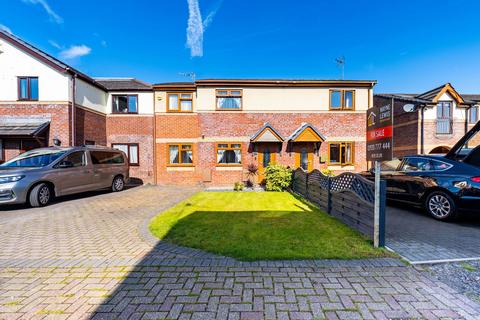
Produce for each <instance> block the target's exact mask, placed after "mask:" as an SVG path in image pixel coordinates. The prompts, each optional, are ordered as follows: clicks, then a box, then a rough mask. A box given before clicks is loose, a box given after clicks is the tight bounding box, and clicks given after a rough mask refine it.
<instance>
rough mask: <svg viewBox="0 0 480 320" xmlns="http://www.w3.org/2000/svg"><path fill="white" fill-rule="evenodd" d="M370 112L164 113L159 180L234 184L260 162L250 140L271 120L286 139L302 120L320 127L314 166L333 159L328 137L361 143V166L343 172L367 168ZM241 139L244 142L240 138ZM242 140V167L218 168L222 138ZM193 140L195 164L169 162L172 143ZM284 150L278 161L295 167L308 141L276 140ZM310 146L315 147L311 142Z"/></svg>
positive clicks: (159, 120)
mask: <svg viewBox="0 0 480 320" xmlns="http://www.w3.org/2000/svg"><path fill="white" fill-rule="evenodd" d="M365 116H366V115H365V113H334V112H330V113H300V114H293V113H243V112H242V113H233V112H231V113H226V112H225V113H222V112H216V113H200V114H190V115H171V114H167V115H165V114H158V115H157V116H156V117H157V120H156V122H157V130H156V138H158V139H159V141H160V142H157V148H156V149H157V152H156V157H157V181H158V183H160V184H196V183H205V184H207V185H208V184H210V185H231V184H233V183H234V182H236V181H245V180H246V178H247V176H246V168H247V167H248V165H249V164H250V163H254V164H257V165H258V161H259V159H258V154H257V153H256V152H255V145H254V144H251V143H250V142H249V138H250V137H251V136H252V135H253V134H254V133H255V132H256V131H258V130H259V129H260V128H261V127H262V126H263V124H264V123H265V122H269V123H270V124H271V125H272V126H273V127H274V128H275V129H276V130H277V131H279V133H280V134H281V135H282V136H283V137H284V138H285V139H286V138H287V137H288V136H289V135H290V134H292V133H293V131H294V130H295V129H297V128H298V127H299V126H300V125H301V124H302V122H309V123H311V124H312V125H314V126H315V127H316V128H317V129H318V130H319V131H320V133H322V134H323V135H324V136H326V138H327V141H326V142H325V143H322V144H321V146H320V151H319V153H318V154H314V156H313V163H314V168H316V169H323V168H326V167H327V164H326V163H321V159H324V160H326V158H327V153H328V151H327V142H328V141H355V166H354V167H340V166H339V167H336V169H337V172H342V171H345V170H355V171H362V170H366V168H367V166H366V161H365V157H366V150H365V141H364V139H365V121H366V119H365ZM236 139H238V140H236ZM227 141H228V142H230V143H232V142H237V143H241V144H242V166H240V167H233V166H232V167H225V166H217V163H216V154H215V144H216V143H220V142H227ZM175 142H177V143H181V142H183V143H193V144H194V166H192V167H170V166H168V165H167V159H168V151H167V144H168V143H175ZM275 146H276V148H278V149H279V150H281V151H279V152H278V153H277V154H276V161H275V162H277V163H281V164H284V165H287V166H290V167H295V163H296V156H295V153H296V152H298V151H299V150H300V149H301V147H302V146H303V145H302V144H299V143H294V144H292V145H291V146H287V142H284V143H283V144H279V143H277V144H275ZM309 146H310V147H312V148H313V145H312V144H311V143H310V144H309Z"/></svg>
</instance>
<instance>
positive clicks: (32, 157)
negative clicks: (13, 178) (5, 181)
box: [0, 149, 67, 168]
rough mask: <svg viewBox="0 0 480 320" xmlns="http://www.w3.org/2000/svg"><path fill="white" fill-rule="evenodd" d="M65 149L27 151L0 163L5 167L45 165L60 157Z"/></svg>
mask: <svg viewBox="0 0 480 320" xmlns="http://www.w3.org/2000/svg"><path fill="white" fill-rule="evenodd" d="M66 152H67V151H65V150H48V149H37V150H32V151H27V152H25V153H22V154H21V155H19V156H16V157H15V158H13V159H12V160H9V161H7V162H5V163H3V164H1V165H0V168H1V167H4V168H5V167H7V168H31V167H34V168H40V167H45V166H48V165H49V164H51V163H52V162H54V161H55V160H57V159H58V158H60V157H61V156H62V155H64V154H65V153H66Z"/></svg>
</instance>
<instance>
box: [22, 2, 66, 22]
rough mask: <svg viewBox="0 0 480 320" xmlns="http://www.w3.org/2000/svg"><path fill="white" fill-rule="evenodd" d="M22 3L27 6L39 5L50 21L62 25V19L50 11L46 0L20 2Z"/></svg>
mask: <svg viewBox="0 0 480 320" xmlns="http://www.w3.org/2000/svg"><path fill="white" fill-rule="evenodd" d="M22 1H23V2H24V3H29V4H39V5H41V6H42V7H43V9H44V10H45V11H46V12H47V14H48V15H49V17H50V19H51V20H52V21H53V22H55V23H57V24H61V23H63V18H62V17H60V16H59V15H58V14H57V13H56V12H55V11H53V10H52V8H51V7H50V5H49V4H48V2H47V0H22Z"/></svg>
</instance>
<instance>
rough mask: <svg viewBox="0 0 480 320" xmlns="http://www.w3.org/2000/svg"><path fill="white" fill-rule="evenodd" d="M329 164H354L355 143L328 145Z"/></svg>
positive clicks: (332, 143) (333, 143)
mask: <svg viewBox="0 0 480 320" xmlns="http://www.w3.org/2000/svg"><path fill="white" fill-rule="evenodd" d="M328 162H329V164H332V165H342V166H344V165H349V164H353V142H331V143H329V144H328Z"/></svg>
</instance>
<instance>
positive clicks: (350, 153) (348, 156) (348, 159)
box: [345, 143, 352, 163]
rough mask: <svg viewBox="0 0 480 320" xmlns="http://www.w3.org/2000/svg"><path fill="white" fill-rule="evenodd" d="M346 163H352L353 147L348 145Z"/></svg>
mask: <svg viewBox="0 0 480 320" xmlns="http://www.w3.org/2000/svg"><path fill="white" fill-rule="evenodd" d="M345 162H346V163H351V162H352V145H351V144H350V143H347V144H346V145H345Z"/></svg>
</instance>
